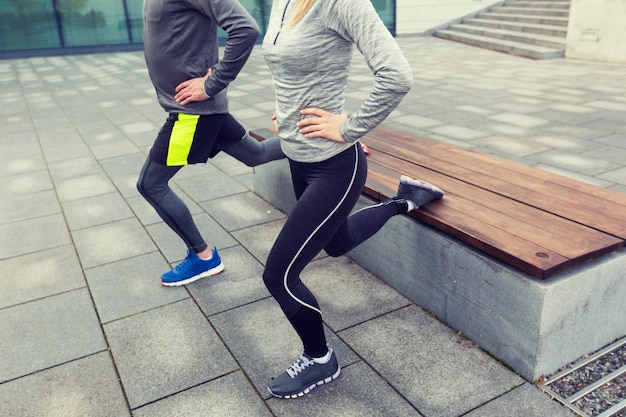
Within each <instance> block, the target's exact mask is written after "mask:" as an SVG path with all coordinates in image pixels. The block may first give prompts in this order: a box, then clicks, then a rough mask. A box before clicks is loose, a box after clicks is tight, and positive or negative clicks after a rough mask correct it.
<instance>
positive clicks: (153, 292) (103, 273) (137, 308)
mask: <svg viewBox="0 0 626 417" xmlns="http://www.w3.org/2000/svg"><path fill="white" fill-rule="evenodd" d="M168 270H169V265H168V264H167V263H166V262H165V260H164V259H163V257H162V256H161V255H160V254H159V253H157V252H153V253H149V254H147V255H141V256H137V257H134V258H130V259H125V260H122V261H118V262H114V263H111V264H107V265H103V266H99V267H96V268H92V269H88V270H87V271H85V275H86V278H87V282H88V284H89V289H90V290H91V294H92V296H93V299H94V303H95V304H96V309H97V311H98V315H99V316H100V322H102V323H108V322H111V321H113V320H118V319H120V318H123V317H128V316H132V315H133V314H138V313H141V312H142V311H148V310H152V309H154V308H157V307H161V306H164V305H167V304H171V303H173V302H176V301H180V300H183V299H186V298H189V293H188V292H187V291H185V289H184V288H183V287H178V288H166V287H164V286H162V285H161V281H160V279H161V275H162V274H163V273H164V272H166V271H168Z"/></svg>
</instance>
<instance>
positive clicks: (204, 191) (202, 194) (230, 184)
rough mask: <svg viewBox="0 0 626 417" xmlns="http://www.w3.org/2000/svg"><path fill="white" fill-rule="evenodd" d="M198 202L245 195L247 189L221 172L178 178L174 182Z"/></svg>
mask: <svg viewBox="0 0 626 417" xmlns="http://www.w3.org/2000/svg"><path fill="white" fill-rule="evenodd" d="M173 181H174V182H175V183H176V184H177V185H178V186H179V187H180V188H181V189H182V190H183V191H185V192H186V193H187V194H189V196H190V197H191V198H193V199H194V200H195V201H197V202H201V201H207V200H212V199H214V198H220V197H226V196H227V195H233V194H238V193H243V192H245V191H247V190H246V188H245V187H244V186H243V185H241V184H239V183H238V182H237V181H235V180H234V179H232V178H231V177H229V176H228V175H226V174H223V173H221V172H219V171H216V172H210V173H208V174H203V175H196V176H193V177H187V178H182V177H176V178H174V180H173Z"/></svg>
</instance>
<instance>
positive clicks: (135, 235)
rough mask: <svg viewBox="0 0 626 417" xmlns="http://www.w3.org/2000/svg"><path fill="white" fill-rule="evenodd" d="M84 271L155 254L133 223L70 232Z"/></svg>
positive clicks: (141, 228)
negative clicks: (147, 254)
mask: <svg viewBox="0 0 626 417" xmlns="http://www.w3.org/2000/svg"><path fill="white" fill-rule="evenodd" d="M72 236H73V238H74V245H75V246H76V250H77V251H78V256H79V257H80V260H81V263H82V265H83V268H85V269H87V268H92V267H94V266H99V265H103V264H107V263H111V262H116V261H120V260H123V259H128V258H132V257H134V256H138V255H144V254H146V253H150V252H154V251H155V250H156V246H155V245H154V242H152V240H151V239H150V236H148V233H146V231H145V229H144V228H143V227H142V226H141V224H140V223H139V222H138V221H137V220H136V219H128V220H121V221H118V222H114V223H107V224H104V225H101V226H94V227H90V228H88V229H81V230H75V231H73V232H72Z"/></svg>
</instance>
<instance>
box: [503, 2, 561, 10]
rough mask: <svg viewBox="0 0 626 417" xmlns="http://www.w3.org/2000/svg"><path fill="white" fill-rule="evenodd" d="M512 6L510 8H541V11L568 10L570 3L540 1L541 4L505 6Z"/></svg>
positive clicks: (524, 3) (525, 3)
mask: <svg viewBox="0 0 626 417" xmlns="http://www.w3.org/2000/svg"><path fill="white" fill-rule="evenodd" d="M508 6H512V7H534V8H541V9H559V10H569V8H570V3H569V2H567V3H566V2H562V1H541V2H537V1H526V0H524V1H516V2H514V3H508V5H507V6H505V7H508Z"/></svg>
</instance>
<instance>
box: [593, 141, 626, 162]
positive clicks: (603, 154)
mask: <svg viewBox="0 0 626 417" xmlns="http://www.w3.org/2000/svg"><path fill="white" fill-rule="evenodd" d="M583 155H584V156H589V157H591V158H596V159H602V160H606V161H611V162H614V163H615V164H618V165H622V164H623V163H624V161H626V148H622V147H619V146H600V147H598V148H596V149H593V150H590V151H588V152H585V153H584V154H583Z"/></svg>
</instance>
